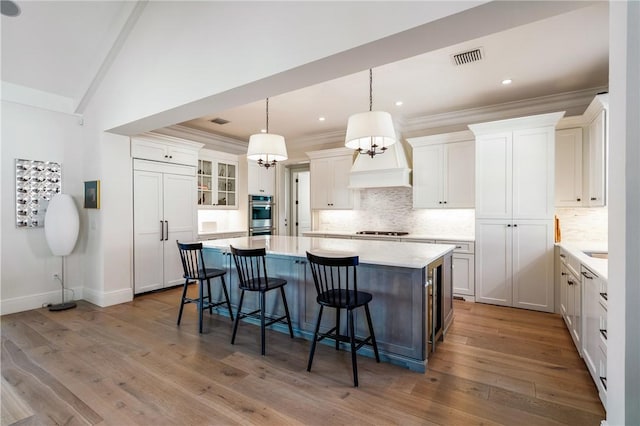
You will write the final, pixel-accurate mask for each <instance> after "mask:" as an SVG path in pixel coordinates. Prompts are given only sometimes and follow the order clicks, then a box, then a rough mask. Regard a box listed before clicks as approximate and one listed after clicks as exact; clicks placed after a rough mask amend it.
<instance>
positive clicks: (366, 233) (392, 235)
mask: <svg viewBox="0 0 640 426" xmlns="http://www.w3.org/2000/svg"><path fill="white" fill-rule="evenodd" d="M356 234H357V235H388V236H391V237H400V236H403V235H409V233H408V232H402V231H358V232H356Z"/></svg>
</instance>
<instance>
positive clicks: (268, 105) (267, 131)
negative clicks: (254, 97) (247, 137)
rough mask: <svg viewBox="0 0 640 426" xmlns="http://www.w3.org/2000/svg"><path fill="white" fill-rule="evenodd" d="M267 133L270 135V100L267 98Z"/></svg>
mask: <svg viewBox="0 0 640 426" xmlns="http://www.w3.org/2000/svg"><path fill="white" fill-rule="evenodd" d="M267 133H269V98H267Z"/></svg>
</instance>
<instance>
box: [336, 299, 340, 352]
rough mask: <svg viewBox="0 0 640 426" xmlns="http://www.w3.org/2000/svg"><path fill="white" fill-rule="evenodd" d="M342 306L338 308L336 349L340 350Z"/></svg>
mask: <svg viewBox="0 0 640 426" xmlns="http://www.w3.org/2000/svg"><path fill="white" fill-rule="evenodd" d="M338 336H340V308H336V351H337V350H340V340H339V339H338Z"/></svg>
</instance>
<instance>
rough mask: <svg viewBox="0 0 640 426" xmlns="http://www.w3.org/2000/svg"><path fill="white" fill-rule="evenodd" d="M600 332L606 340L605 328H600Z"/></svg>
mask: <svg viewBox="0 0 640 426" xmlns="http://www.w3.org/2000/svg"><path fill="white" fill-rule="evenodd" d="M600 334H602V337H604V340H607V330H600Z"/></svg>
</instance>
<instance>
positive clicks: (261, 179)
mask: <svg viewBox="0 0 640 426" xmlns="http://www.w3.org/2000/svg"><path fill="white" fill-rule="evenodd" d="M247 161H248V168H247V173H248V186H247V193H248V194H249V195H275V189H276V169H275V168H273V167H269V168H266V167H263V166H259V165H258V163H257V162H255V161H251V160H247Z"/></svg>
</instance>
